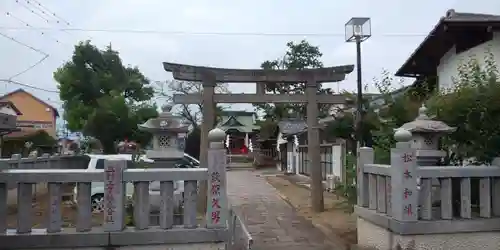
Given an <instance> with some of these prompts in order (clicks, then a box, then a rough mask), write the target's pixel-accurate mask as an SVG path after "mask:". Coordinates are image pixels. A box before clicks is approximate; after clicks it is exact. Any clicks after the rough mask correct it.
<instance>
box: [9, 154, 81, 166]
mask: <svg viewBox="0 0 500 250" xmlns="http://www.w3.org/2000/svg"><path fill="white" fill-rule="evenodd" d="M35 152H36V151H35ZM88 162H89V157H88V156H85V155H58V154H55V155H49V154H43V155H42V156H38V155H37V154H30V155H29V156H28V157H26V158H22V157H21V155H20V154H13V155H12V157H11V158H2V159H0V170H3V169H86V168H87V165H88Z"/></svg>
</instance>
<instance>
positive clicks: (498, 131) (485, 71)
mask: <svg viewBox="0 0 500 250" xmlns="http://www.w3.org/2000/svg"><path fill="white" fill-rule="evenodd" d="M497 65H498V64H497V63H496V61H495V58H494V56H493V54H492V53H491V52H490V51H488V52H487V53H486V54H485V58H484V63H480V62H479V61H478V60H477V59H475V58H470V59H469V60H468V61H465V62H463V63H461V65H460V66H459V67H458V76H457V77H456V78H455V79H454V87H453V88H451V89H446V90H442V91H440V92H437V93H436V94H435V95H433V96H432V97H431V98H430V99H429V101H428V107H429V109H430V111H431V113H432V114H434V115H435V116H436V119H439V120H441V121H443V122H446V123H447V124H448V125H450V126H453V127H456V128H457V130H456V132H454V133H452V134H451V135H448V136H445V138H443V146H444V148H445V149H447V151H448V152H451V153H450V155H449V157H448V158H447V162H446V163H445V164H447V163H451V164H462V163H463V160H465V159H467V160H468V161H472V162H473V163H476V164H482V163H490V162H491V161H492V159H493V158H494V157H498V156H499V153H498V152H500V98H498V96H500V83H499V82H498V76H499V72H498V68H497Z"/></svg>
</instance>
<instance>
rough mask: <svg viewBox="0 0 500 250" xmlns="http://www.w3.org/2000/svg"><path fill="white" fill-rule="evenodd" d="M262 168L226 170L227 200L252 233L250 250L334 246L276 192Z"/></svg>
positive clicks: (311, 249)
mask: <svg viewBox="0 0 500 250" xmlns="http://www.w3.org/2000/svg"><path fill="white" fill-rule="evenodd" d="M263 175H265V173H263V172H262V171H228V173H227V177H228V178H227V179H228V194H229V200H230V202H231V204H232V205H233V206H235V210H236V211H237V212H238V213H239V215H240V216H242V217H243V220H244V221H245V224H246V226H247V228H248V230H249V232H250V234H252V237H253V240H254V244H253V247H252V249H256V250H268V249H276V250H281V249H287V250H326V249H337V248H336V247H335V246H334V245H333V244H332V243H331V242H330V241H329V240H328V239H327V238H326V237H325V235H324V234H323V233H322V232H321V231H320V230H319V229H317V228H315V227H314V226H313V225H312V224H311V222H309V221H307V220H305V219H304V218H303V217H301V216H299V215H298V214H297V213H296V211H295V210H294V209H293V208H292V207H291V206H290V205H289V204H288V203H287V202H285V201H284V200H283V199H281V197H280V196H279V195H278V193H277V191H276V189H274V187H272V186H271V185H270V184H268V183H267V182H266V180H265V179H264V178H265V177H264V176H263Z"/></svg>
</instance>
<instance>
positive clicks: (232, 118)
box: [216, 111, 260, 154]
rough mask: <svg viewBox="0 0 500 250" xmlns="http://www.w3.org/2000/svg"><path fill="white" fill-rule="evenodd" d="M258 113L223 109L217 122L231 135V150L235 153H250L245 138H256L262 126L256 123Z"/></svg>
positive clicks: (218, 126) (218, 125) (219, 126)
mask: <svg viewBox="0 0 500 250" xmlns="http://www.w3.org/2000/svg"><path fill="white" fill-rule="evenodd" d="M256 118H257V115H256V114H255V112H249V111H223V112H222V114H221V121H220V122H219V123H218V124H217V126H216V127H217V128H220V129H222V130H224V131H225V132H226V134H227V135H229V137H230V140H229V141H230V145H229V150H230V152H231V153H233V154H245V153H248V148H247V145H245V144H246V143H248V142H245V139H246V138H248V140H255V136H256V133H258V132H259V130H260V127H259V126H257V125H255V121H256Z"/></svg>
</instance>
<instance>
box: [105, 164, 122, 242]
mask: <svg viewBox="0 0 500 250" xmlns="http://www.w3.org/2000/svg"><path fill="white" fill-rule="evenodd" d="M126 168H127V161H126V160H115V159H113V160H105V161H104V230H105V231H106V232H114V231H122V230H123V229H124V228H125V216H126V213H125V211H126V210H125V199H126V198H125V183H124V182H123V171H124V170H125V169H126Z"/></svg>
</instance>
